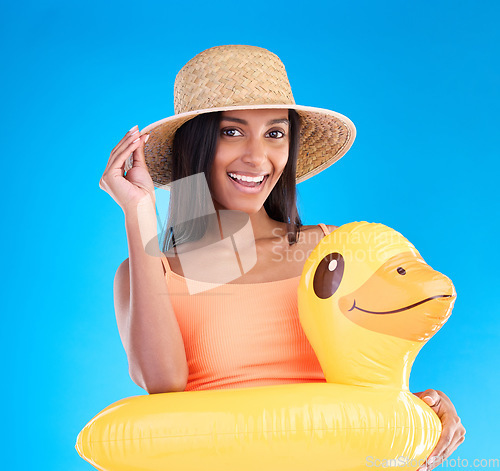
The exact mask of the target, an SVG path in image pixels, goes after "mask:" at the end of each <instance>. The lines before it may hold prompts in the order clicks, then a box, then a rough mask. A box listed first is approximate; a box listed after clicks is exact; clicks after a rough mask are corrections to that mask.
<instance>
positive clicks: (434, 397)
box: [413, 389, 465, 471]
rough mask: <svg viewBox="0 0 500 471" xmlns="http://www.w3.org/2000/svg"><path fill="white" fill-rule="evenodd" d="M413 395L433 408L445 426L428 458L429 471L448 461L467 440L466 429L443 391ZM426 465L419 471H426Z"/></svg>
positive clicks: (429, 391) (431, 390)
mask: <svg viewBox="0 0 500 471" xmlns="http://www.w3.org/2000/svg"><path fill="white" fill-rule="evenodd" d="M413 394H415V396H417V397H419V398H420V399H422V400H423V401H424V402H425V403H426V404H427V405H428V406H430V407H431V409H432V410H433V411H434V412H435V413H436V414H437V416H438V417H439V419H440V420H441V424H442V426H443V428H442V431H441V437H440V438H439V441H438V442H437V445H436V447H435V448H434V450H432V453H431V454H430V455H429V456H428V457H427V461H426V465H427V470H431V469H434V468H435V467H436V466H438V465H440V464H441V463H442V462H443V461H444V460H446V459H447V458H448V457H449V456H450V455H451V454H452V453H453V452H454V451H455V450H456V449H457V447H458V445H460V444H461V443H462V442H463V441H464V440H465V428H464V426H463V425H462V423H461V421H460V417H459V416H458V415H457V411H456V410H455V407H454V406H453V404H452V403H451V401H450V398H449V397H448V396H447V395H446V394H445V393H443V392H442V391H436V390H435V389H426V390H425V391H423V392H418V393H413ZM426 465H423V466H421V467H420V468H419V469H418V470H417V471H424V470H425V469H426Z"/></svg>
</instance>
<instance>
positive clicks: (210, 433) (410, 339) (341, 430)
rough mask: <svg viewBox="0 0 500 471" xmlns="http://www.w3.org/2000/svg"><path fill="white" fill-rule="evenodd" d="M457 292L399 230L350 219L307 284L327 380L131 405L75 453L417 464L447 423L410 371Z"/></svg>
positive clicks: (227, 467) (119, 464)
mask: <svg viewBox="0 0 500 471" xmlns="http://www.w3.org/2000/svg"><path fill="white" fill-rule="evenodd" d="M455 297H456V294H455V289H454V287H453V284H452V282H451V281H450V279H449V278H447V277H446V276H444V275H442V274H441V273H439V272H437V271H435V270H433V269H432V268H431V267H430V266H429V265H427V263H425V261H424V260H423V259H422V257H421V256H420V254H419V252H418V251H417V250H416V249H415V247H414V246H413V245H412V244H411V243H410V242H409V241H408V240H407V239H405V238H404V237H403V236H402V235H401V234H400V233H399V232H396V231H394V230H393V229H391V228H389V227H387V226H384V225H382V224H374V223H367V222H354V223H349V224H345V225H343V226H341V227H339V228H338V229H336V230H335V231H333V232H332V233H330V234H329V235H328V236H326V237H324V238H323V239H322V240H321V241H320V243H319V244H318V245H317V246H316V248H315V249H314V250H313V251H312V252H311V254H310V256H309V258H308V259H307V261H306V263H305V265H304V269H303V273H302V277H301V279H300V283H299V287H298V303H299V315H300V321H301V324H302V327H303V328H304V331H305V333H306V335H307V337H308V339H309V341H310V343H311V345H312V347H313V349H314V351H315V353H316V355H317V357H318V360H319V362H320V364H321V367H322V369H323V372H324V374H325V378H326V380H327V383H300V384H296V383H295V384H286V385H278V386H274V385H273V386H263V387H255V388H243V389H224V390H208V391H184V392H172V393H165V394H153V395H145V396H134V397H130V398H126V399H122V400H120V401H118V402H116V403H114V404H111V405H110V406H108V407H107V408H105V409H104V410H102V411H101V412H100V413H99V414H98V415H97V416H95V417H94V418H93V419H92V420H91V421H90V422H89V423H88V424H87V425H86V426H85V427H84V428H83V430H82V431H81V432H80V434H79V435H78V438H77V443H76V449H77V451H78V453H79V454H80V456H81V457H82V458H84V459H85V460H87V461H88V462H89V463H90V464H92V465H93V466H94V467H95V468H97V469H99V470H110V471H111V470H112V471H121V470H123V471H125V470H126V471H132V470H141V471H144V470H151V471H159V470H162V471H163V470H175V471H188V470H189V471H191V470H193V471H194V470H196V471H198V470H199V469H204V470H217V471H234V470H240V471H246V470H249V471H250V470H252V471H255V470H257V469H258V470H259V471H271V470H272V471H276V470H287V471H304V470H306V469H324V470H327V471H337V470H349V471H356V470H359V471H361V470H363V471H366V467H367V466H368V467H370V466H377V463H378V466H380V465H381V463H398V464H399V465H400V466H401V465H404V466H405V469H407V471H411V470H414V469H417V468H418V467H419V466H420V465H421V464H423V461H424V460H425V458H427V457H428V455H429V454H430V452H431V451H432V450H433V448H434V447H435V445H436V443H437V441H438V439H439V436H440V433H441V422H440V420H439V418H438V417H437V415H436V414H435V413H434V411H433V410H432V409H431V408H430V407H429V406H427V405H426V404H425V403H424V402H423V401H422V400H420V399H419V398H418V397H416V396H415V395H413V394H412V393H411V392H410V391H409V377H410V370H411V367H412V365H413V362H414V360H415V358H416V356H417V354H418V352H419V351H420V349H421V348H422V346H423V345H424V344H425V343H426V342H427V341H428V340H429V339H430V338H431V337H432V336H433V335H434V334H435V333H436V332H437V331H438V330H439V329H440V327H441V326H442V325H443V324H444V323H445V322H446V320H447V319H448V317H449V316H450V314H451V310H452V307H453V304H454V301H455ZM392 466H395V464H392Z"/></svg>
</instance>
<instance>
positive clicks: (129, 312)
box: [114, 213, 188, 394]
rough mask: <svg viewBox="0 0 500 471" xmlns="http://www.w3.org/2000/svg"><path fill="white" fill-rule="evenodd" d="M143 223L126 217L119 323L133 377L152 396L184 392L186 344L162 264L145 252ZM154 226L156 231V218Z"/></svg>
mask: <svg viewBox="0 0 500 471" xmlns="http://www.w3.org/2000/svg"><path fill="white" fill-rule="evenodd" d="M140 223H142V224H144V221H140V220H139V217H138V216H137V214H136V215H134V214H131V213H128V214H126V215H125V226H126V231H127V239H128V247H129V258H128V259H126V260H125V261H124V262H122V263H121V265H120V266H119V267H118V270H117V271H116V276H115V280H114V297H115V312H116V321H117V324H118V330H119V332H120V337H121V340H122V343H123V346H124V348H125V351H126V353H127V358H128V362H129V373H130V377H131V378H132V380H133V381H134V382H135V383H136V384H137V385H138V386H140V387H142V388H143V389H145V390H146V391H147V392H148V393H150V394H153V393H163V392H171V391H184V389H185V387H186V384H187V378H188V366H187V361H186V353H185V349H184V343H183V341H182V336H181V332H180V329H179V324H178V323H177V319H176V317H175V314H174V310H173V307H172V303H171V301H170V296H169V294H168V291H167V286H166V283H165V278H164V273H163V267H162V262H161V260H160V258H159V257H158V256H153V255H149V254H148V253H146V251H145V249H144V245H143V239H142V237H141V229H140V228H139V224H140ZM150 224H151V225H154V226H155V229H156V219H155V220H154V221H150ZM142 231H143V233H144V227H143V228H142ZM156 243H157V239H156Z"/></svg>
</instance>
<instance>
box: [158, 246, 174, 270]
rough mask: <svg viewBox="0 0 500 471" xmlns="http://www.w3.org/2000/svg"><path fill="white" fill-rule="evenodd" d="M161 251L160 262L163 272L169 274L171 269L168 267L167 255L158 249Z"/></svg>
mask: <svg viewBox="0 0 500 471" xmlns="http://www.w3.org/2000/svg"><path fill="white" fill-rule="evenodd" d="M160 253H161V263H162V264H163V274H164V275H166V274H167V273H168V274H170V273H171V272H172V269H171V268H170V264H169V263H168V260H167V257H166V256H165V254H164V253H163V252H162V251H160Z"/></svg>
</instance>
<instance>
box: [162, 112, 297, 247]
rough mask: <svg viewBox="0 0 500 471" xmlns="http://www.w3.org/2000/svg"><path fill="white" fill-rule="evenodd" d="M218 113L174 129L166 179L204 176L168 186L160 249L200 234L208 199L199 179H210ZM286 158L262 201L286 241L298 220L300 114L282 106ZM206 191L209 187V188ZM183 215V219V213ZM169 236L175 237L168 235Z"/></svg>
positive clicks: (293, 235) (292, 240) (293, 234)
mask: <svg viewBox="0 0 500 471" xmlns="http://www.w3.org/2000/svg"><path fill="white" fill-rule="evenodd" d="M220 119H221V112H213V113H204V114H201V115H199V116H197V117H196V118H193V119H191V120H189V121H187V122H186V123H184V124H183V125H182V126H181V127H180V128H179V129H178V130H177V132H176V133H175V137H174V142H173V146H172V181H173V182H177V180H181V179H183V178H185V177H189V176H192V175H195V174H198V173H202V172H203V173H204V174H205V178H204V179H201V178H200V179H196V178H195V179H193V178H191V179H187V180H189V184H186V185H184V184H179V183H182V182H177V183H176V184H175V185H172V189H171V191H170V204H169V213H168V221H167V224H166V226H167V227H166V229H167V230H166V231H165V239H164V242H163V252H167V251H168V250H169V249H170V248H171V247H176V246H178V245H180V244H182V243H185V242H190V241H195V240H199V239H201V238H202V237H203V235H204V234H205V231H206V228H207V225H208V219H207V218H208V217H211V216H213V214H211V213H210V208H211V207H212V206H211V204H210V203H211V202H209V201H207V199H206V198H205V195H206V187H205V182H207V183H208V185H209V190H210V191H211V188H210V182H211V172H212V165H213V162H214V159H215V151H216V148H217V142H218V139H219V132H220V131H219V126H220ZM288 119H289V121H290V131H289V156H288V161H287V163H286V165H285V168H284V170H283V173H282V174H281V176H280V178H279V180H278V181H277V182H276V185H275V186H274V188H273V189H272V191H271V193H270V194H269V196H268V197H267V199H266V201H265V202H264V208H265V210H266V212H267V214H268V216H269V217H270V218H271V219H274V220H275V221H278V222H285V223H286V227H287V234H288V244H289V245H292V244H294V243H296V242H297V241H298V237H299V234H300V229H301V227H302V225H303V224H302V221H301V219H300V216H299V212H298V210H297V192H296V182H295V174H296V168H297V156H298V153H299V140H300V117H299V115H298V113H297V112H296V111H295V110H288ZM211 192H212V191H211ZM187 215H189V218H188V217H187ZM174 234H175V236H174Z"/></svg>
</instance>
